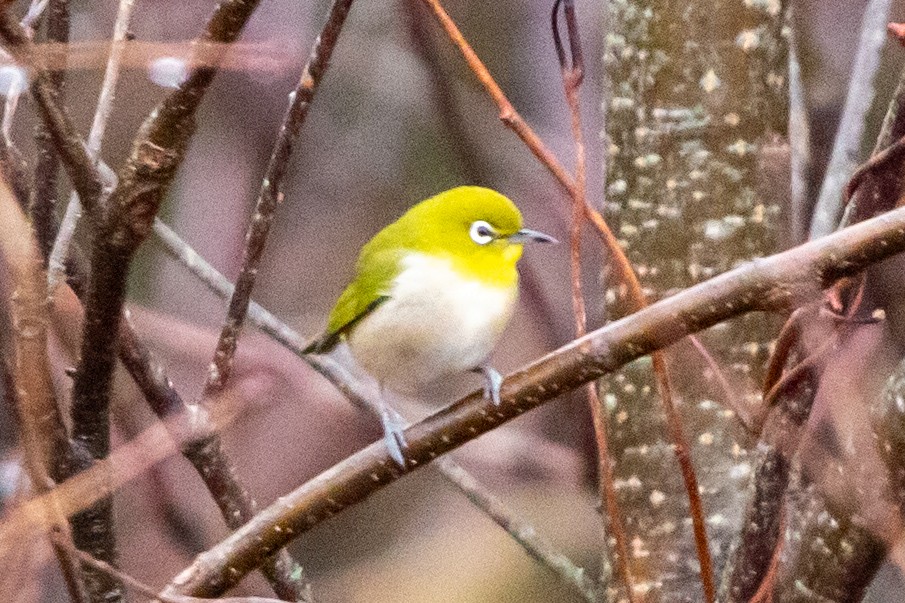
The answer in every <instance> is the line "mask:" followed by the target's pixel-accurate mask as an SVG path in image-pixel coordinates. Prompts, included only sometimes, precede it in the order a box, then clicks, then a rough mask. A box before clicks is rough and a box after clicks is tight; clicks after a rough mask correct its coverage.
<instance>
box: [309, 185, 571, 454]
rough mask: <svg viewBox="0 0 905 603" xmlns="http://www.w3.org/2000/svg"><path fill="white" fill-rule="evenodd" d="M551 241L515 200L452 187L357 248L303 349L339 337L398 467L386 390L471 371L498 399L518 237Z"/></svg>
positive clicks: (326, 345)
mask: <svg viewBox="0 0 905 603" xmlns="http://www.w3.org/2000/svg"><path fill="white" fill-rule="evenodd" d="M532 242H538V243H556V242H557V241H556V239H554V238H553V237H551V236H550V235H547V234H544V233H542V232H539V231H536V230H531V229H529V228H524V227H523V224H522V214H521V212H520V211H519V209H518V207H516V205H515V203H513V202H512V201H511V200H509V199H508V198H507V197H505V196H504V195H502V194H501V193H498V192H497V191H495V190H493V189H489V188H484V187H479V186H459V187H456V188H452V189H450V190H447V191H444V192H441V193H439V194H437V195H435V196H433V197H430V198H429V199H426V200H424V201H421V202H420V203H417V204H416V205H414V206H412V207H411V208H410V209H409V210H408V211H406V212H405V213H404V214H403V215H402V216H401V217H400V218H399V219H398V220H396V221H395V222H393V223H391V224H389V225H388V226H386V227H384V228H383V230H381V231H380V232H378V233H377V234H376V235H374V237H373V238H372V239H371V240H370V241H368V242H367V243H366V244H365V245H364V246H363V247H362V248H361V252H360V254H359V256H358V261H357V263H356V266H355V276H354V278H353V279H352V281H351V282H350V283H349V285H348V286H347V287H346V288H345V290H344V291H343V292H342V294H341V295H340V296H339V298H338V299H337V301H336V303H335V305H334V306H333V309H332V311H331V312H330V316H329V319H328V322H327V328H326V331H324V332H323V334H322V335H320V336H319V337H317V338H315V339H314V340H313V341H312V342H311V343H310V344H309V345H308V346H307V347H306V348H305V350H304V352H305V353H308V354H326V353H329V352H330V351H332V350H333V349H334V348H335V347H336V346H337V345H339V344H340V343H341V342H343V341H345V342H346V343H347V345H348V348H349V350H350V351H351V353H352V356H353V358H354V359H355V361H356V362H357V363H358V364H359V365H360V366H361V367H362V368H363V369H364V370H365V371H367V373H368V374H370V375H371V376H372V377H374V378H375V379H376V381H377V383H378V385H379V388H380V401H379V406H380V419H381V425H382V427H383V432H384V437H383V439H384V442H385V443H386V446H387V449H388V452H389V455H390V457H391V458H392V459H393V460H394V461H395V462H396V463H397V464H398V465H399V466H400V467H403V468H404V467H405V458H404V455H403V452H402V449H403V448H406V447H407V443H406V441H405V438H404V436H403V429H404V428H405V422H404V421H403V419H402V418H401V417H400V416H399V415H398V414H396V413H395V412H394V411H392V410H391V409H390V408H389V407H388V406H387V404H386V401H385V390H386V388H389V389H391V390H398V389H400V388H401V389H407V388H411V387H413V386H416V385H420V384H427V383H431V382H436V381H438V380H440V379H442V378H444V377H448V376H450V375H454V374H457V373H465V372H468V371H472V372H475V373H480V374H481V375H483V377H484V382H485V384H484V395H485V397H486V398H488V399H490V400H491V401H492V402H493V404H495V405H499V404H500V387H501V385H502V382H503V379H502V376H501V375H500V374H499V373H498V372H497V371H496V370H495V369H493V367H491V366H490V365H489V364H488V362H487V357H488V356H489V355H490V352H491V351H492V350H493V348H494V346H495V344H496V342H497V340H498V339H499V337H500V335H501V334H502V332H503V329H504V328H505V326H506V324H507V323H508V322H509V320H510V318H511V317H512V313H513V310H514V308H515V304H516V299H517V297H518V271H517V270H516V264H517V262H518V261H519V259H520V258H521V256H522V247H523V245H524V244H525V243H532Z"/></svg>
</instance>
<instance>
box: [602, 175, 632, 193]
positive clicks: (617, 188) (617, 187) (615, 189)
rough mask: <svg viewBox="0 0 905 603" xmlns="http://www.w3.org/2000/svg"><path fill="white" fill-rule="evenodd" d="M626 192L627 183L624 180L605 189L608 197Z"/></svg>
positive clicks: (616, 181) (614, 182) (615, 182)
mask: <svg viewBox="0 0 905 603" xmlns="http://www.w3.org/2000/svg"><path fill="white" fill-rule="evenodd" d="M627 190H628V183H627V182H626V181H625V180H622V179H621V178H620V179H619V180H615V181H613V182H612V183H611V184H610V185H609V186H608V187H607V193H608V194H610V195H622V194H624V193H625V191H627Z"/></svg>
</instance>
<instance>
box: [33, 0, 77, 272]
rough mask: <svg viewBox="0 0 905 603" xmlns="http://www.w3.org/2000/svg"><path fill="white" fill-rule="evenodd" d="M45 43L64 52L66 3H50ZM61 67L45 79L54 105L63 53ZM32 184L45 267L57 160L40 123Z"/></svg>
mask: <svg viewBox="0 0 905 603" xmlns="http://www.w3.org/2000/svg"><path fill="white" fill-rule="evenodd" d="M45 30H46V36H45V37H46V40H47V41H48V42H50V43H56V44H60V45H61V47H62V48H64V49H65V48H66V44H67V43H68V42H69V0H51V1H50V3H49V4H48V7H47V18H46V19H45ZM60 62H61V64H59V65H54V69H53V70H52V71H51V72H50V74H49V75H50V77H49V79H48V81H49V83H50V92H51V94H53V96H54V98H55V100H56V102H58V103H61V104H62V102H63V85H64V82H65V79H66V53H65V50H64V52H63V53H62V56H61V58H60ZM35 147H36V151H37V157H36V159H35V172H34V181H33V182H34V184H33V185H32V197H31V199H30V200H29V207H28V214H29V216H30V218H31V221H32V225H33V226H34V229H35V233H36V234H37V237H38V245H39V246H40V249H41V255H42V256H43V257H44V263H45V266H46V263H47V260H48V257H49V256H50V250H51V248H52V247H53V241H54V239H55V238H56V236H57V216H56V211H57V196H58V194H59V193H58V190H57V189H58V188H59V182H58V180H59V178H58V176H59V171H60V158H59V157H58V156H57V152H56V148H55V145H54V141H53V137H52V136H51V134H50V132H49V131H48V129H47V126H46V125H44V123H43V122H38V124H37V125H36V126H35Z"/></svg>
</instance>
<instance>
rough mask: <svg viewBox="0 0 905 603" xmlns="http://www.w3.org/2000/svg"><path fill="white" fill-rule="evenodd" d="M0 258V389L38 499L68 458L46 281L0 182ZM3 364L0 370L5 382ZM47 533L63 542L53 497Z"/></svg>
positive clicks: (68, 577) (63, 526)
mask: <svg viewBox="0 0 905 603" xmlns="http://www.w3.org/2000/svg"><path fill="white" fill-rule="evenodd" d="M0 224H2V225H3V226H2V228H0V255H2V257H3V260H4V263H5V264H6V269H7V270H8V271H9V274H10V276H11V279H12V285H13V289H14V290H13V296H12V300H13V303H12V308H11V313H12V320H13V334H12V337H13V340H14V355H15V371H14V375H12V379H11V381H12V382H10V383H4V390H5V391H6V393H7V395H8V396H10V397H11V398H12V399H13V400H15V408H16V411H17V414H18V416H19V421H20V425H21V431H22V445H23V448H24V450H25V459H26V464H25V466H26V469H27V471H28V474H29V477H30V478H31V482H32V486H33V487H34V489H35V491H36V492H38V493H40V494H46V493H49V492H52V491H53V488H54V486H55V484H56V482H57V480H59V479H61V476H62V475H63V474H64V473H65V472H66V471H67V468H68V465H70V464H71V462H72V458H73V456H74V454H73V452H72V451H71V450H70V445H69V438H68V434H67V433H66V427H65V425H64V423H63V417H62V415H61V413H60V410H59V407H58V406H57V401H56V395H55V394H54V389H53V382H52V381H51V377H50V360H49V358H48V356H47V323H48V309H47V281H46V279H45V277H44V269H43V256H42V254H41V252H40V251H39V249H38V246H37V243H36V241H35V239H34V237H33V231H32V227H31V225H29V223H28V221H27V220H26V218H25V216H24V215H23V213H22V212H21V210H20V208H19V207H18V206H17V204H16V202H15V201H14V198H13V193H12V191H11V190H10V188H9V186H8V185H7V182H6V180H5V179H0ZM6 369H7V367H6V364H5V363H4V366H3V367H2V368H0V370H2V372H3V375H4V378H7V377H10V375H9V373H8V371H7V370H6ZM43 510H44V515H45V519H46V522H47V525H48V526H50V529H51V530H55V531H59V532H60V533H61V534H63V535H66V536H68V534H69V532H68V530H67V528H68V525H67V523H66V516H65V515H64V514H63V513H62V512H61V511H60V508H59V506H58V500H57V498H56V497H55V496H51V497H49V498H47V500H46V504H44V505H43ZM53 548H54V553H55V554H56V556H57V560H58V561H59V563H60V568H61V569H62V571H63V577H64V578H65V581H66V586H67V588H68V590H69V596H70V598H71V599H72V600H73V601H74V602H76V603H79V602H82V601H87V596H86V592H85V586H84V584H83V583H82V576H81V572H80V571H79V568H78V567H77V566H76V565H74V564H72V563H71V560H70V559H69V557H68V556H67V555H65V554H63V553H62V552H61V550H60V547H59V546H57V545H56V544H54V547H53Z"/></svg>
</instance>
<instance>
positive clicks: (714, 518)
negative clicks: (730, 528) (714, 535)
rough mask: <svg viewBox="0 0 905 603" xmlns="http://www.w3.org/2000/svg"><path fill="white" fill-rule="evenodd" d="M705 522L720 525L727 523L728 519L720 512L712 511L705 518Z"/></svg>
mask: <svg viewBox="0 0 905 603" xmlns="http://www.w3.org/2000/svg"><path fill="white" fill-rule="evenodd" d="M707 523H708V524H709V525H712V526H722V525H726V524H727V523H729V520H728V519H726V516H725V515H723V514H722V513H714V514H713V515H711V516H710V517H708V518H707Z"/></svg>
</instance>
